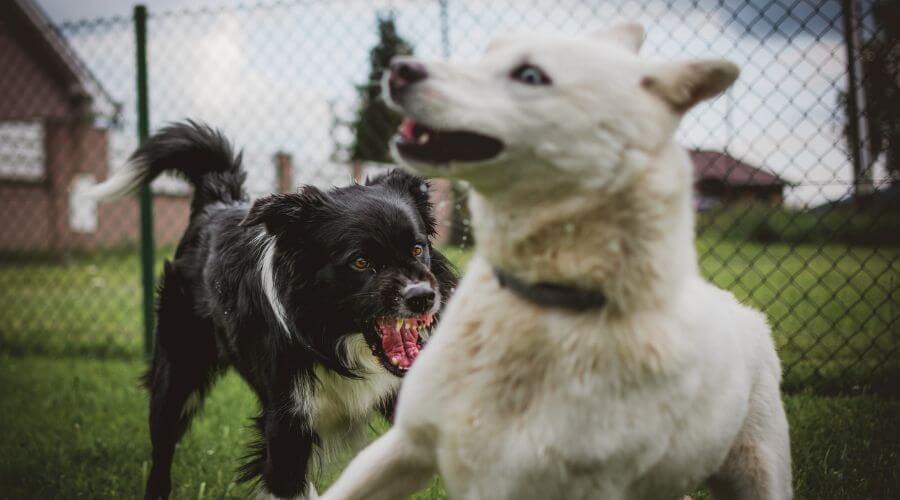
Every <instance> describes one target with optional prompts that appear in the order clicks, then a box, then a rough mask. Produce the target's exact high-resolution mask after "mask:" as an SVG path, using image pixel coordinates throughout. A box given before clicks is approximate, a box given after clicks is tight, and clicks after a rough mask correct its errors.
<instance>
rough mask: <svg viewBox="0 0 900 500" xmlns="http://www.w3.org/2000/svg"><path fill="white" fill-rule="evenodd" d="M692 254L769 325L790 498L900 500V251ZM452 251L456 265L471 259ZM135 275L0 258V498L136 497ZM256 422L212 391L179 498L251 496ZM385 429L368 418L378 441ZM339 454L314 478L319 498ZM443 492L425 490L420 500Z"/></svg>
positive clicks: (183, 463)
mask: <svg viewBox="0 0 900 500" xmlns="http://www.w3.org/2000/svg"><path fill="white" fill-rule="evenodd" d="M698 250H699V252H700V254H701V267H702V270H703V273H704V274H705V275H706V276H707V277H709V278H710V279H712V280H713V281H714V282H715V283H717V284H718V285H720V286H722V287H724V288H727V289H729V290H732V291H733V292H734V293H735V294H736V295H737V296H738V298H739V299H740V300H743V301H745V302H747V303H750V304H753V305H755V306H757V307H759V308H762V309H764V310H765V311H766V312H767V314H768V315H769V318H770V321H771V323H772V325H773V328H774V332H775V339H776V342H777V344H778V347H779V352H780V354H781V357H782V360H783V361H784V365H785V370H786V371H785V383H784V387H785V389H786V390H787V393H788V395H787V396H786V397H785V401H786V405H787V410H788V417H789V419H790V421H791V434H792V443H793V453H794V474H795V487H796V489H797V493H798V495H797V496H798V498H810V499H818V498H885V499H886V498H900V467H898V463H900V426H898V425H897V423H898V422H900V398H898V396H900V389H898V387H900V321H898V318H900V310H898V302H900V291H898V289H900V287H898V277H900V248H887V249H886V248H877V249H876V248H854V247H847V246H843V245H825V246H822V247H819V246H813V245H810V246H803V245H799V246H792V245H788V244H770V245H762V244H757V243H746V242H736V241H733V240H728V239H724V240H720V239H719V238H717V237H716V236H715V234H705V235H704V236H703V237H701V238H700V239H699V240H698ZM447 253H448V254H449V255H450V257H451V258H452V259H453V260H454V261H455V262H457V263H458V264H459V265H460V267H464V266H465V263H466V262H467V261H468V259H469V258H470V257H471V254H470V253H469V252H468V251H465V250H459V249H453V248H451V249H448V250H447ZM169 254H171V249H169V250H167V251H160V252H159V255H160V262H161V259H162V256H164V255H169ZM158 264H159V263H158ZM138 268H139V266H138V261H137V258H136V256H135V255H134V253H133V252H107V253H103V254H93V255H84V256H78V257H71V258H69V259H67V260H65V261H63V262H48V261H40V260H35V259H30V260H22V259H6V260H5V261H0V498H60V497H62V498H71V497H89V498H130V497H137V496H140V494H141V491H142V488H143V482H144V479H145V477H146V474H147V471H148V467H149V463H148V458H149V454H150V451H149V438H148V435H147V426H146V414H147V408H146V402H145V397H144V394H143V393H142V391H141V390H140V389H139V388H138V385H137V379H138V376H139V374H140V373H141V371H142V369H143V362H142V361H140V358H141V356H140V353H141V333H140V332H141V317H140V301H141V296H140V282H139V278H138V275H137V270H138ZM255 412H256V403H255V401H254V400H253V397H252V396H251V394H250V392H249V391H248V390H247V389H246V388H245V387H244V385H243V383H242V382H241V381H240V380H239V379H238V378H237V377H236V376H234V375H229V376H227V377H225V379H223V380H222V381H221V382H220V383H219V385H218V387H217V388H216V390H214V391H213V394H212V397H211V399H210V401H209V404H208V405H207V408H206V410H205V412H204V413H203V414H202V415H201V416H200V417H199V418H198V419H197V421H196V422H195V426H194V429H193V431H192V433H191V434H189V435H188V437H187V438H186V439H185V441H184V442H183V444H182V446H181V447H180V449H179V452H178V454H177V455H176V463H175V468H174V477H173V479H174V485H175V490H174V493H175V497H176V498H204V497H206V498H246V497H248V496H249V495H250V494H251V491H249V489H248V488H247V487H246V486H238V485H235V484H234V482H233V478H234V476H235V474H234V471H235V469H236V466H237V464H238V463H239V457H240V456H241V455H242V454H243V450H244V445H245V444H246V443H247V441H248V440H249V438H250V434H249V432H248V429H247V426H248V424H249V418H250V417H251V416H252V415H253V414H254V413H255ZM385 427H386V424H385V423H384V422H383V421H376V422H373V424H372V433H373V436H374V435H376V434H378V433H380V432H383V430H384V429H385ZM348 457H349V455H347V456H345V457H344V459H343V460H342V461H339V462H338V463H336V464H333V465H331V466H330V467H328V468H326V469H325V470H323V471H322V472H321V474H320V477H319V481H318V484H319V486H320V490H321V489H323V488H324V487H325V486H327V485H328V484H329V483H330V482H331V481H333V480H334V478H335V477H336V474H337V472H338V471H339V470H341V468H342V466H343V462H344V461H346V460H347V459H348ZM694 496H695V498H705V497H706V495H705V493H704V492H702V491H700V492H696V493H695V495H694ZM445 497H446V494H445V493H444V492H443V490H442V488H441V485H440V483H439V482H438V481H437V480H435V481H434V482H433V483H432V484H431V486H430V487H429V489H428V490H426V491H424V492H422V493H420V494H419V495H418V496H417V497H415V498H421V499H433V498H445Z"/></svg>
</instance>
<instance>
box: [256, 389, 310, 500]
mask: <svg viewBox="0 0 900 500" xmlns="http://www.w3.org/2000/svg"><path fill="white" fill-rule="evenodd" d="M276 408H278V409H274V410H273V409H267V410H266V413H265V416H264V418H265V427H264V433H265V436H264V439H265V443H266V462H265V465H264V467H263V471H262V482H263V485H264V486H265V487H266V489H267V490H268V493H270V494H271V495H273V496H275V497H278V498H297V497H300V498H304V497H303V496H302V495H301V494H305V493H306V492H307V488H308V487H309V486H308V485H309V477H308V475H309V462H310V459H311V458H312V453H313V447H314V446H315V445H316V444H317V442H318V436H317V435H316V434H315V432H313V431H312V430H311V429H310V426H309V424H308V422H307V421H306V417H305V416H303V415H297V414H295V413H293V412H291V411H290V410H284V408H285V406H278V407H276Z"/></svg>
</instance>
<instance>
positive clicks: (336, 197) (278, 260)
mask: <svg viewBox="0 0 900 500" xmlns="http://www.w3.org/2000/svg"><path fill="white" fill-rule="evenodd" d="M428 191H429V186H428V184H427V182H426V181H425V180H424V179H421V178H419V177H415V176H412V175H410V174H407V173H405V172H402V171H399V170H396V171H393V172H391V173H388V174H385V175H382V176H379V177H377V178H375V179H373V180H371V181H367V183H366V185H364V186H363V185H352V186H348V187H344V188H335V189H332V190H330V191H328V192H323V191H321V190H319V189H316V188H314V187H305V188H303V189H302V190H301V191H300V192H299V193H296V194H278V195H272V196H269V197H266V198H262V199H260V200H258V201H257V202H256V203H255V204H254V205H253V207H252V208H251V209H250V212H249V213H248V214H247V217H246V219H245V220H244V222H243V223H242V225H255V224H264V225H265V227H266V231H267V232H268V233H269V234H271V235H273V236H274V237H275V248H276V254H275V258H274V263H273V266H274V274H275V276H277V281H278V282H279V295H280V296H281V298H282V302H283V306H284V309H285V313H286V315H287V316H288V317H289V319H290V321H292V322H293V327H294V329H295V331H296V332H298V334H299V335H300V336H301V337H303V338H302V341H304V342H305V343H307V344H308V347H310V349H311V350H312V351H313V352H314V353H315V354H316V355H317V357H318V358H319V360H320V361H321V362H322V363H324V364H326V366H329V367H330V368H332V369H335V370H336V371H338V372H340V373H344V374H352V373H353V370H352V368H353V367H352V366H348V360H346V359H343V355H342V354H341V353H340V352H339V349H338V346H339V345H340V342H341V339H342V338H343V337H346V336H347V335H352V334H358V333H362V334H363V337H364V338H365V339H366V342H367V343H368V345H369V347H370V348H371V350H372V353H373V355H375V356H376V357H377V358H378V359H379V360H380V361H381V363H382V365H384V367H385V368H386V369H387V370H388V371H390V372H391V373H394V374H395V375H398V376H402V375H403V374H404V373H405V372H406V371H407V370H408V369H409V367H410V366H411V365H412V363H413V361H414V360H415V358H416V356H417V355H418V353H419V349H420V348H421V347H422V342H423V337H424V338H427V333H428V332H429V331H430V329H431V328H432V326H433V324H434V320H435V317H436V315H437V313H438V311H439V310H440V309H441V306H442V305H443V303H444V302H445V301H446V300H447V299H448V298H449V295H450V293H451V291H452V289H453V287H454V286H455V285H456V273H455V271H454V269H453V267H452V265H451V264H450V263H449V262H448V261H447V259H446V258H445V257H444V256H443V255H441V254H440V253H439V252H438V251H437V250H435V249H434V248H432V246H431V240H432V238H433V237H434V234H435V221H434V216H433V214H432V207H431V204H430V202H429V199H428Z"/></svg>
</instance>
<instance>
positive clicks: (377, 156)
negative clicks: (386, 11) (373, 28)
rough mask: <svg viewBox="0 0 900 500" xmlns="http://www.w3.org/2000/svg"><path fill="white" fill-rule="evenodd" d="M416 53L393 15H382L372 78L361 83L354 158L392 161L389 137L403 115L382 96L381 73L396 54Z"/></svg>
mask: <svg viewBox="0 0 900 500" xmlns="http://www.w3.org/2000/svg"><path fill="white" fill-rule="evenodd" d="M408 54H412V46H410V44H409V43H407V42H406V40H404V39H403V38H402V37H400V35H399V34H397V27H396V25H395V24H394V18H393V15H388V16H385V17H381V16H379V17H378V44H377V45H375V46H374V47H372V50H371V51H369V63H370V70H369V78H368V80H367V81H366V82H365V83H364V84H363V85H360V86H357V89H358V91H359V95H360V106H359V110H358V111H357V114H356V118H355V119H354V120H353V125H352V126H353V134H354V141H353V145H352V147H351V151H350V159H351V160H353V161H355V162H359V161H374V162H388V161H390V153H389V150H388V141H389V140H390V137H391V136H392V135H393V134H394V131H395V130H396V129H397V126H398V125H399V124H400V119H401V118H400V116H399V115H397V114H396V113H394V112H393V111H391V110H390V109H388V107H387V105H385V103H384V101H383V100H382V99H381V86H380V84H379V82H380V81H381V76H382V73H383V72H384V70H385V69H386V68H387V67H388V64H390V62H391V59H392V58H393V57H394V56H395V55H408Z"/></svg>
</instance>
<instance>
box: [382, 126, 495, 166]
mask: <svg viewBox="0 0 900 500" xmlns="http://www.w3.org/2000/svg"><path fill="white" fill-rule="evenodd" d="M394 144H396V146H397V151H398V152H399V153H400V154H401V155H403V157H404V158H408V159H411V160H414V161H418V162H423V163H435V164H442V163H444V164H446V163H450V162H479V161H487V160H490V159H492V158H494V157H496V156H497V155H499V154H500V152H501V151H503V143H502V142H500V141H499V140H497V139H494V138H493V137H489V136H486V135H482V134H478V133H475V132H467V131H465V130H436V129H433V128H430V127H427V126H425V125H422V124H421V123H418V122H416V121H415V120H413V119H412V118H405V119H404V120H403V123H401V124H400V128H399V129H398V130H397V135H396V136H395V139H394Z"/></svg>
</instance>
